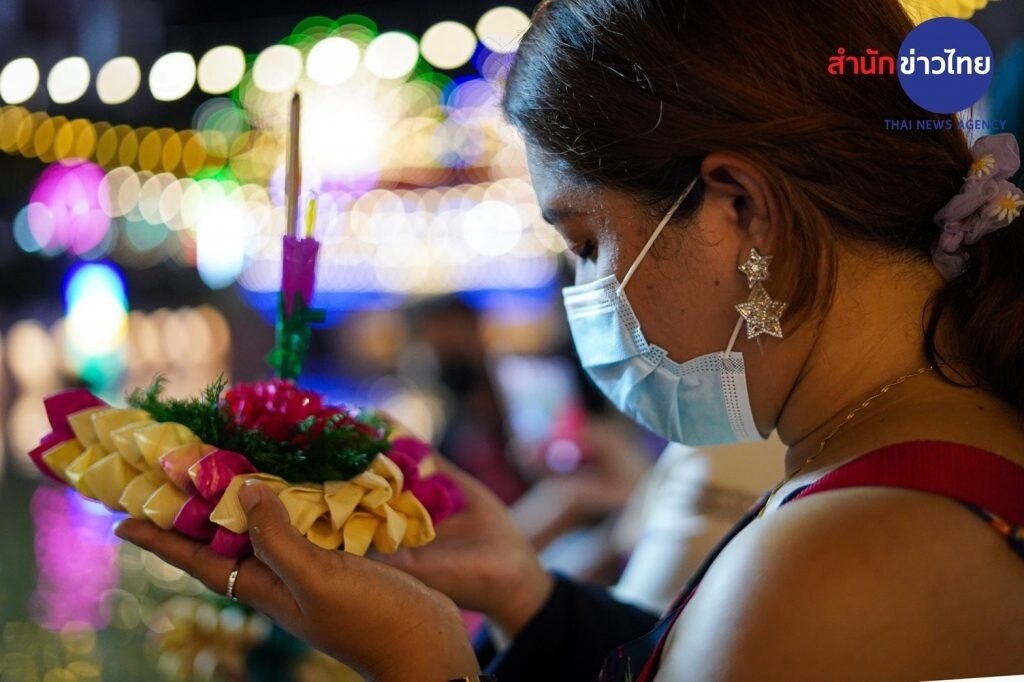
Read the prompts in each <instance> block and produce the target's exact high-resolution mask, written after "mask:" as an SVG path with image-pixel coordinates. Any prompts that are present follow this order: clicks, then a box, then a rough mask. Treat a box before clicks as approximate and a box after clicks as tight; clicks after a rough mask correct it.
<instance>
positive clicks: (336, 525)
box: [30, 379, 462, 557]
mask: <svg viewBox="0 0 1024 682" xmlns="http://www.w3.org/2000/svg"><path fill="white" fill-rule="evenodd" d="M45 405H46V414H47V417H48V419H49V421H50V426H51V429H52V430H51V432H50V433H49V434H47V435H46V436H44V437H43V438H42V440H41V441H40V444H39V446H38V447H36V448H35V449H34V450H32V452H31V453H30V456H31V458H32V461H33V462H35V463H36V465H37V466H38V467H39V469H40V470H41V471H42V472H43V473H44V474H46V475H47V476H49V477H50V478H52V479H53V480H54V481H56V482H58V483H60V484H63V485H69V486H72V487H74V488H75V489H76V490H77V491H78V492H79V493H81V494H82V495H84V496H86V497H89V498H91V499H94V500H98V501H100V502H101V503H103V504H104V505H105V506H106V507H107V508H109V509H111V510H113V511H118V512H127V513H128V514H129V515H130V516H132V517H134V518H138V519H149V520H150V521H152V522H153V523H155V524H156V525H158V526H160V527H161V528H163V529H165V530H168V529H172V528H173V529H174V530H177V531H178V532H180V533H183V534H184V535H187V536H189V537H191V538H193V539H195V540H199V541H202V542H207V543H209V545H210V548H211V549H212V550H213V551H215V552H217V553H218V554H222V555H224V556H231V557H238V556H243V555H245V554H246V553H247V552H249V550H250V544H249V537H248V526H247V524H246V517H245V513H244V511H243V510H242V506H241V503H240V502H239V499H238V491H239V488H240V487H241V485H242V484H243V482H244V481H246V480H248V479H252V478H255V479H259V480H261V481H264V482H266V483H267V484H268V485H269V486H270V487H271V488H272V489H273V490H274V491H275V492H276V493H277V495H278V497H279V499H280V500H281V502H283V503H284V506H285V508H286V509H287V510H288V514H289V516H290V518H291V522H292V525H293V526H295V527H296V528H297V529H298V530H299V532H301V533H302V534H304V535H305V536H306V538H307V539H309V540H310V541H311V542H313V543H314V544H317V545H319V546H320V547H324V548H327V549H343V550H344V551H346V552H350V553H352V554H358V555H363V554H365V553H366V552H367V551H368V550H369V549H370V548H371V547H373V548H374V549H376V550H377V551H379V552H382V553H385V554H387V553H391V552H394V551H395V550H397V549H398V548H399V547H402V546H406V547H418V546H421V545H424V544H426V543H428V542H430V541H431V540H433V539H434V536H435V530H434V529H435V526H436V524H438V523H440V522H441V521H442V520H443V519H444V518H446V517H447V516H448V515H450V514H451V513H453V512H454V511H456V510H457V509H458V508H460V507H461V506H462V497H461V494H460V492H459V490H458V488H457V487H456V486H455V485H454V483H453V482H452V481H451V479H449V478H447V477H446V476H445V475H443V474H441V473H438V472H437V471H436V467H435V465H434V461H433V458H432V451H431V448H430V446H429V445H428V444H426V443H423V442H422V441H419V440H417V439H416V438H414V437H412V436H410V435H408V434H404V433H402V432H401V431H400V429H398V428H397V427H396V426H395V425H394V424H392V423H390V421H389V420H387V419H386V418H385V417H383V416H381V415H379V414H375V413H373V412H369V411H361V410H355V409H352V408H348V407H344V406H339V405H329V404H327V403H325V402H324V400H323V398H322V397H321V396H320V395H319V394H317V393H314V392H312V391H306V390H303V389H300V388H298V387H297V386H296V385H295V384H294V383H293V382H291V381H288V380H281V379H272V380H267V381H260V382H255V383H248V384H237V385H235V386H231V387H227V386H226V385H225V383H224V382H223V381H218V382H215V383H214V384H212V385H211V386H209V387H208V388H207V389H206V390H205V391H204V392H203V394H202V395H201V396H199V397H197V398H193V399H190V400H176V399H170V398H165V397H164V396H163V395H162V384H161V382H160V381H159V380H157V381H155V382H154V383H153V384H152V385H151V386H150V387H149V388H148V389H145V390H138V391H136V392H134V393H133V394H132V395H131V396H129V398H128V407H124V408H118V407H112V406H110V405H108V404H106V403H105V402H103V401H102V400H100V399H99V398H97V397H96V396H95V395H93V394H92V393H90V392H89V391H86V390H83V389H72V390H67V391H62V392H60V393H56V394H54V395H51V396H49V397H48V398H46V400H45Z"/></svg>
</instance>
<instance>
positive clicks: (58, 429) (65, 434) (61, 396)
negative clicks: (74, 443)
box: [43, 388, 106, 442]
mask: <svg viewBox="0 0 1024 682" xmlns="http://www.w3.org/2000/svg"><path fill="white" fill-rule="evenodd" d="M43 405H44V406H45V407H46V418H47V419H49V421H50V428H52V429H53V433H54V434H55V435H57V436H60V437H61V438H60V441H64V440H68V439H70V438H74V437H75V434H74V433H72V431H71V427H70V426H68V415H70V414H74V413H75V412H81V411H82V410H85V409H88V408H90V407H104V406H105V405H106V403H105V402H103V401H102V400H100V399H99V398H97V397H96V396H94V395H93V394H92V393H90V392H89V391H87V390H85V389H84V388H70V389H68V390H66V391H58V392H56V393H51V394H50V395H48V396H46V398H44V399H43ZM60 441H57V442H60Z"/></svg>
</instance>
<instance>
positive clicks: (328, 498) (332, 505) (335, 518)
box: [324, 481, 366, 530]
mask: <svg viewBox="0 0 1024 682" xmlns="http://www.w3.org/2000/svg"><path fill="white" fill-rule="evenodd" d="M365 493H366V488H364V487H362V486H361V485H356V484H355V483H352V482H351V481H326V482H325V483H324V501H325V502H327V509H328V511H330V514H331V525H332V526H333V527H334V529H335V530H339V529H340V528H341V527H342V526H344V525H345V522H346V521H348V517H350V516H352V512H354V511H355V510H356V506H357V505H358V504H359V500H361V499H363V495H364V494H365Z"/></svg>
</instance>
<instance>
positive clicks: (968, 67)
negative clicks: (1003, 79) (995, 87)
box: [899, 17, 992, 114]
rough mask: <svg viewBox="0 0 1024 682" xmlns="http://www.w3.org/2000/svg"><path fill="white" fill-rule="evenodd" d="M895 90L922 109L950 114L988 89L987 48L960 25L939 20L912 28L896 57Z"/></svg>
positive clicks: (972, 30) (960, 21)
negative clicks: (899, 88) (900, 88)
mask: <svg viewBox="0 0 1024 682" xmlns="http://www.w3.org/2000/svg"><path fill="white" fill-rule="evenodd" d="M899 60H900V69H899V78H900V84H901V85H902V86H903V89H904V90H905V91H906V92H907V95H908V96H909V97H910V99H912V100H913V101H914V103H915V104H917V105H918V106H919V107H921V108H922V109H927V110H928V111H932V112H935V113H937V114H953V113H956V112H958V111H963V110H964V109H967V108H968V107H970V106H973V105H974V104H975V103H976V102H977V101H978V100H980V99H981V98H982V97H983V96H984V95H985V91H986V90H988V87H989V85H991V84H992V46H991V45H989V43H988V40H986V39H985V36H984V35H982V33H981V31H979V30H978V29H977V28H975V27H974V26H972V25H971V24H969V23H968V22H966V21H964V20H963V19H951V18H949V17H939V18H937V19H930V20H929V21H926V22H924V23H922V24H921V25H920V26H918V27H917V28H915V29H914V30H913V31H911V32H910V35H908V36H907V38H906V40H904V41H903V45H902V46H901V47H900V53H899Z"/></svg>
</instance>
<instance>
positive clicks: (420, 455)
mask: <svg viewBox="0 0 1024 682" xmlns="http://www.w3.org/2000/svg"><path fill="white" fill-rule="evenodd" d="M394 452H401V453H403V454H405V455H408V456H409V457H410V458H412V461H414V462H415V463H416V464H419V463H420V462H422V461H423V460H425V459H426V458H427V457H429V456H430V455H431V453H433V448H431V447H430V444H429V443H424V442H423V441H421V440H420V439H418V438H411V437H409V436H399V437H398V438H395V439H394V440H393V441H391V452H389V453H388V457H391V454H392V453H394Z"/></svg>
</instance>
